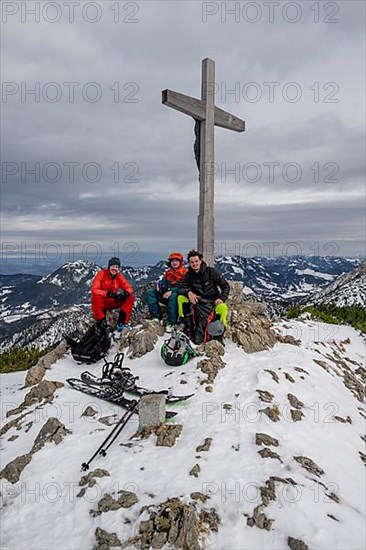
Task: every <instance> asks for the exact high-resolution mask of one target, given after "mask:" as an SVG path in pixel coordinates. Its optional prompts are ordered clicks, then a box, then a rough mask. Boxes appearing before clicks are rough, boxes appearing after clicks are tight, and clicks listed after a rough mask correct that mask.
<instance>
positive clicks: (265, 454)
mask: <svg viewBox="0 0 366 550" xmlns="http://www.w3.org/2000/svg"><path fill="white" fill-rule="evenodd" d="M258 454H260V455H261V457H262V458H276V459H277V460H279V461H280V462H282V459H281V457H280V455H279V454H278V453H275V452H274V451H271V449H268V447H265V448H264V449H261V450H260V451H258Z"/></svg>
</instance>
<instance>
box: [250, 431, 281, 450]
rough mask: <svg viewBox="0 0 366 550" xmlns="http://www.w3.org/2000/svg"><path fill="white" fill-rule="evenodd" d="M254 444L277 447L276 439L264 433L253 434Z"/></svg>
mask: <svg viewBox="0 0 366 550" xmlns="http://www.w3.org/2000/svg"><path fill="white" fill-rule="evenodd" d="M255 444H256V445H273V447H278V446H279V442H278V439H276V438H275V437H272V436H270V435H267V434H264V433H257V434H255Z"/></svg>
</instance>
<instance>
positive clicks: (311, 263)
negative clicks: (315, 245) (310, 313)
mask: <svg viewBox="0 0 366 550" xmlns="http://www.w3.org/2000/svg"><path fill="white" fill-rule="evenodd" d="M360 263H361V259H358V258H337V257H319V256H310V257H304V256H294V257H285V256H284V257H276V258H266V257H258V258H243V257H242V256H233V257H226V256H223V257H220V258H218V259H217V260H216V267H217V268H218V269H219V270H220V271H221V272H222V273H223V274H224V275H225V277H227V278H228V279H230V280H236V281H244V284H245V286H246V287H247V292H248V293H250V291H253V292H255V293H256V294H258V295H259V296H263V297H264V298H265V299H266V300H283V301H292V300H299V299H301V298H303V297H304V296H308V295H309V294H311V293H312V292H314V291H316V290H318V289H320V288H322V287H324V286H326V285H328V284H329V283H330V282H331V281H333V280H334V279H335V278H336V277H338V276H339V275H341V274H342V273H345V272H348V271H351V270H353V269H354V268H355V266H357V265H359V264H360Z"/></svg>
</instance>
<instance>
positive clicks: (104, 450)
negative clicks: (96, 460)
mask: <svg viewBox="0 0 366 550" xmlns="http://www.w3.org/2000/svg"><path fill="white" fill-rule="evenodd" d="M136 408H137V401H136V400H133V401H132V402H131V406H130V408H129V409H128V411H127V416H126V415H124V416H125V417H126V418H125V419H124V422H122V423H121V424H120V426H119V429H118V430H117V431H116V432H115V434H114V436H113V437H112V439H111V440H110V441H109V443H108V445H107V446H106V447H105V448H102V449H101V450H100V451H99V454H100V455H101V456H106V455H107V451H108V449H109V448H110V447H111V445H112V444H113V443H114V442H115V440H116V439H117V437H118V436H119V434H120V433H121V431H122V430H123V428H124V427H125V426H126V424H127V422H128V421H129V420H130V418H131V416H132V415H133V414H134V412H135V410H136Z"/></svg>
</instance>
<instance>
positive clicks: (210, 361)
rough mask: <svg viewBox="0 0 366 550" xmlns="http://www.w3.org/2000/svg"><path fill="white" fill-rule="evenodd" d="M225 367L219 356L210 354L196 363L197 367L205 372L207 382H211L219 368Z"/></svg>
mask: <svg viewBox="0 0 366 550" xmlns="http://www.w3.org/2000/svg"><path fill="white" fill-rule="evenodd" d="M224 367H225V363H224V361H223V360H222V359H221V357H220V356H216V357H215V356H212V357H210V358H207V357H205V358H204V359H202V360H201V361H199V363H197V368H198V369H200V370H201V371H202V372H203V373H204V374H207V381H206V382H207V383H208V384H212V383H213V382H214V380H215V378H216V376H217V374H218V372H219V370H220V369H223V368H224Z"/></svg>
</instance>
